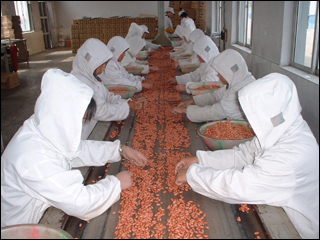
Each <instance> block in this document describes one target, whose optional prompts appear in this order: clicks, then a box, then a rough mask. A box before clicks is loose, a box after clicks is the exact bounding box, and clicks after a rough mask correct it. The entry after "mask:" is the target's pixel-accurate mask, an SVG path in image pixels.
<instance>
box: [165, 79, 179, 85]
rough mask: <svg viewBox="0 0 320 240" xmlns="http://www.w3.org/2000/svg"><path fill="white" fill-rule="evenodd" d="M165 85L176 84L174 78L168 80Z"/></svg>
mask: <svg viewBox="0 0 320 240" xmlns="http://www.w3.org/2000/svg"><path fill="white" fill-rule="evenodd" d="M167 84H168V85H173V84H177V80H176V78H169V80H168V81H167Z"/></svg>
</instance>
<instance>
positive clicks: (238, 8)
mask: <svg viewBox="0 0 320 240" xmlns="http://www.w3.org/2000/svg"><path fill="white" fill-rule="evenodd" d="M248 2H251V4H252V11H251V26H250V32H251V35H250V43H248V42H247V33H248V5H249V4H248ZM237 3H238V5H237V44H239V45H241V46H244V47H247V48H250V49H251V48H252V26H253V8H254V4H253V1H238V2H237ZM241 3H244V24H243V25H244V26H245V27H244V31H243V39H242V41H240V40H239V33H240V20H239V17H240V15H239V14H240V13H239V12H240V4H241Z"/></svg>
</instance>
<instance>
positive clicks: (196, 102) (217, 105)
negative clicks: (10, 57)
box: [172, 39, 255, 122]
mask: <svg viewBox="0 0 320 240" xmlns="http://www.w3.org/2000/svg"><path fill="white" fill-rule="evenodd" d="M198 40H199V39H198ZM198 40H197V41H198ZM211 67H213V68H214V69H215V70H216V71H217V72H218V75H219V77H220V80H221V82H222V83H223V84H225V85H226V86H223V87H222V88H220V89H218V90H215V91H214V92H213V93H205V94H202V95H198V96H193V99H192V100H189V101H184V102H182V103H180V104H179V105H178V106H177V107H175V108H174V109H173V110H172V112H173V114H179V113H186V116H187V117H188V119H189V120H190V121H191V122H205V121H216V120H222V119H225V118H226V119H237V120H245V119H246V116H245V114H244V113H243V110H242V109H241V106H240V103H239V100H238V91H239V90H240V89H241V88H243V87H244V86H246V85H248V84H249V83H251V82H253V81H255V78H254V77H253V76H252V74H251V73H250V72H249V71H248V67H247V64H246V61H245V60H244V59H243V57H242V56H241V54H240V53H238V52H237V51H235V50H233V49H227V50H225V51H223V52H222V53H220V54H219V55H218V56H217V57H215V58H214V59H213V61H212V64H211Z"/></svg>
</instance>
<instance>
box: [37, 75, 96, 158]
mask: <svg viewBox="0 0 320 240" xmlns="http://www.w3.org/2000/svg"><path fill="white" fill-rule="evenodd" d="M92 96H93V90H92V89H91V88H90V87H88V86H87V85H86V84H85V83H83V82H81V81H79V80H78V79H77V78H76V77H75V76H73V75H72V74H69V73H65V72H63V71H61V70H60V69H50V70H48V71H47V72H46V73H45V74H44V75H43V78H42V82H41V94H40V96H39V97H38V99H37V101H36V105H35V111H34V118H33V119H34V121H33V122H34V125H35V127H36V128H37V129H38V131H39V133H40V134H41V136H42V137H43V138H44V139H46V140H47V141H48V142H50V143H51V144H52V145H53V146H54V147H55V148H56V149H57V151H58V152H60V153H62V154H63V155H65V156H67V157H68V158H69V159H72V158H73V156H74V154H75V152H76V150H77V149H78V147H79V143H80V140H81V139H80V137H81V129H82V119H83V116H84V113H85V111H86V109H87V107H88V104H89V102H90V99H91V98H92ZM70 99H73V101H70ZM70 109H72V111H70Z"/></svg>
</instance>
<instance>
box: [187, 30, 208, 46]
mask: <svg viewBox="0 0 320 240" xmlns="http://www.w3.org/2000/svg"><path fill="white" fill-rule="evenodd" d="M204 35H205V34H204V32H203V31H202V30H201V29H196V30H194V31H193V32H192V33H191V34H190V37H189V39H190V41H191V42H193V43H195V41H196V40H197V39H198V38H199V37H202V36H204Z"/></svg>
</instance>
